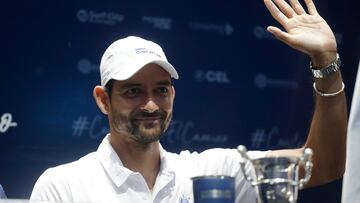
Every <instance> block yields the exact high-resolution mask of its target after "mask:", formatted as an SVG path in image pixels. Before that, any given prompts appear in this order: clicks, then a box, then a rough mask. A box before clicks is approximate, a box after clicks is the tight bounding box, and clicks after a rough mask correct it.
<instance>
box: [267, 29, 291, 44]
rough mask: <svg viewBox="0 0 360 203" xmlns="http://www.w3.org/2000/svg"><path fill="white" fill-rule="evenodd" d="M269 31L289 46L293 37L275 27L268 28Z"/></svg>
mask: <svg viewBox="0 0 360 203" xmlns="http://www.w3.org/2000/svg"><path fill="white" fill-rule="evenodd" d="M267 31H269V32H271V33H272V34H273V35H274V36H275V37H276V38H277V39H279V40H280V41H282V42H285V43H286V44H288V42H289V40H290V38H291V36H290V35H289V34H288V33H287V32H283V31H282V30H280V29H279V28H277V27H274V26H269V27H267Z"/></svg>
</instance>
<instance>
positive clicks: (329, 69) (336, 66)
mask: <svg viewBox="0 0 360 203" xmlns="http://www.w3.org/2000/svg"><path fill="white" fill-rule="evenodd" d="M340 65H341V61H340V57H339V54H336V59H335V61H334V62H332V63H331V64H330V65H328V66H326V67H324V68H321V69H314V67H313V65H312V63H311V62H310V69H311V72H312V74H313V76H314V78H326V77H327V76H329V75H331V74H333V73H336V72H338V71H339V70H340Z"/></svg>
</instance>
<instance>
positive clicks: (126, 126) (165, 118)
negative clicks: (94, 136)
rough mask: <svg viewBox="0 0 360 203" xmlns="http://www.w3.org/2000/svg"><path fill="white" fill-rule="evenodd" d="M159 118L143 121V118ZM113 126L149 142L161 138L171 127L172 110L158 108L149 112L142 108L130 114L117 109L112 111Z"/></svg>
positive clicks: (131, 136)
mask: <svg viewBox="0 0 360 203" xmlns="http://www.w3.org/2000/svg"><path fill="white" fill-rule="evenodd" d="M154 117H156V118H158V119H157V120H155V121H153V122H143V121H141V120H142V119H146V118H154ZM112 119H113V126H114V128H115V130H116V131H117V132H118V133H121V134H123V133H125V134H126V135H128V136H129V137H130V138H131V139H133V140H135V141H136V142H138V143H141V144H149V143H152V142H155V141H158V140H160V139H161V137H162V136H163V135H164V133H165V131H166V130H167V128H168V127H169V124H170V122H171V119H172V112H170V113H166V112H165V111H163V110H157V111H155V112H152V113H147V112H144V111H141V110H138V111H135V112H133V113H131V114H129V115H128V116H127V115H125V114H123V113H121V112H119V111H117V110H113V111H112Z"/></svg>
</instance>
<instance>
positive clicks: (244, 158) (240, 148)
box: [237, 145, 256, 186]
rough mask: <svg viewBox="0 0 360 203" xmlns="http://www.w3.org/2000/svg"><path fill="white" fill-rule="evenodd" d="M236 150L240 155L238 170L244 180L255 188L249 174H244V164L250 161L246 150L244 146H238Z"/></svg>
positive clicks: (254, 183)
mask: <svg viewBox="0 0 360 203" xmlns="http://www.w3.org/2000/svg"><path fill="white" fill-rule="evenodd" d="M237 150H238V152H239V153H240V155H241V159H240V168H241V171H242V173H243V174H244V178H245V179H246V180H247V181H249V182H250V183H251V185H253V186H255V185H256V182H255V181H254V179H253V178H251V177H250V175H249V174H247V173H246V170H245V164H246V162H248V161H250V158H249V156H248V154H247V149H246V147H245V146H244V145H239V146H238V147H237Z"/></svg>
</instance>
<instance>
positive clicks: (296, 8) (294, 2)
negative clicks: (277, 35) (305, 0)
mask: <svg viewBox="0 0 360 203" xmlns="http://www.w3.org/2000/svg"><path fill="white" fill-rule="evenodd" d="M289 2H290V5H291V7H292V8H293V9H294V11H295V12H296V14H298V15H301V14H305V13H306V12H305V10H304V8H303V7H302V5H301V4H300V3H299V1H298V0H289Z"/></svg>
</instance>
